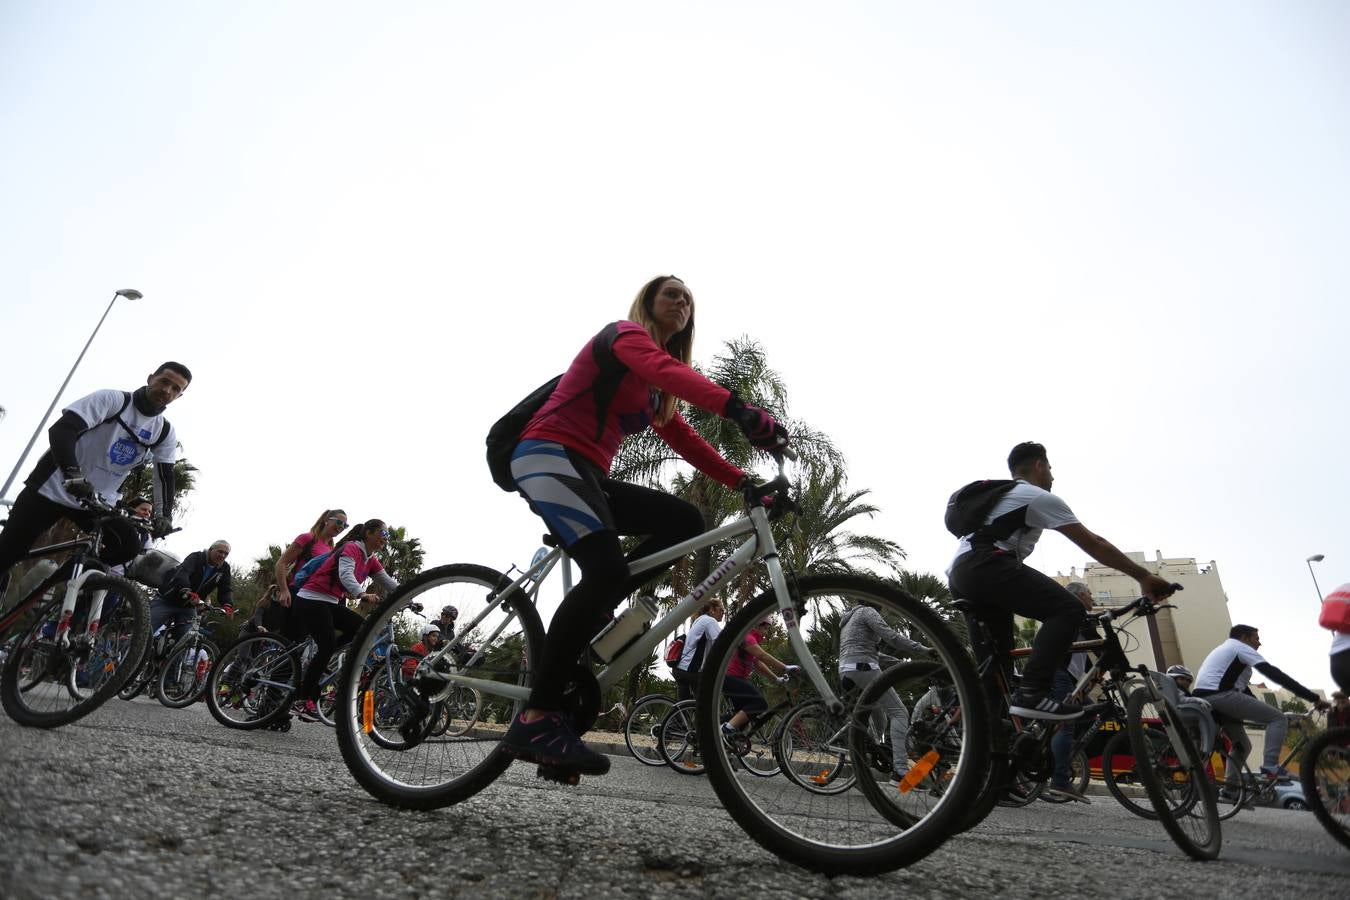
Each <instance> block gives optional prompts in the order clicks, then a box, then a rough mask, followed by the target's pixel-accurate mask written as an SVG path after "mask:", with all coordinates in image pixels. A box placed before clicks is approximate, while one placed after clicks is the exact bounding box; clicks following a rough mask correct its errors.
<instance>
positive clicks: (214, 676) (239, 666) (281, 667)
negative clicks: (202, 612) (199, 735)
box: [206, 634, 301, 731]
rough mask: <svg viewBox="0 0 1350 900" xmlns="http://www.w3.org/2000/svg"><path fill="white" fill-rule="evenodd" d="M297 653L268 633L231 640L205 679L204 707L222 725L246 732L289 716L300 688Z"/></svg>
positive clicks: (286, 643)
mask: <svg viewBox="0 0 1350 900" xmlns="http://www.w3.org/2000/svg"><path fill="white" fill-rule="evenodd" d="M300 676H301V668H300V661H299V655H298V654H297V653H293V652H291V644H290V643H289V642H287V641H285V640H282V639H281V638H278V637H274V636H273V635H270V634H259V635H254V636H253V637H246V638H244V639H242V640H240V641H236V642H235V643H234V644H232V645H231V646H230V647H229V649H227V650H226V651H225V652H224V653H223V654H221V656H220V660H219V661H218V662H217V664H216V665H215V666H213V667H212V668H211V674H210V675H209V676H208V677H207V679H206V708H207V710H209V711H210V713H211V716H212V718H214V719H215V720H216V721H217V722H219V723H220V724H222V725H224V726H225V727H226V728H239V729H243V730H245V731H249V730H252V729H255V728H263V727H266V726H268V725H271V724H272V723H273V722H275V721H277V720H278V719H281V718H282V717H284V716H287V715H289V710H290V706H291V702H292V700H293V699H294V697H295V692H296V690H297V689H298V688H299V687H300Z"/></svg>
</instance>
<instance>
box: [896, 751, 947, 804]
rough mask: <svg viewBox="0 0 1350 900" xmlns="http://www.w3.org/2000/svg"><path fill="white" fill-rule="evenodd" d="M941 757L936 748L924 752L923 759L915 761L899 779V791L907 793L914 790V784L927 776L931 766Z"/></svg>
mask: <svg viewBox="0 0 1350 900" xmlns="http://www.w3.org/2000/svg"><path fill="white" fill-rule="evenodd" d="M941 758H942V757H940V756H938V752H937V751H936V750H929V751H928V752H927V753H925V754H924V755H923V759H921V760H919V761H918V762H916V763H915V764H914V767H913V768H911V769H910V770H909V771H908V772H906V773H905V777H904V778H901V779H900V793H902V794H908V793H909V792H910V791H912V790H914V786H915V785H917V784H918V783H919V782H920V781H923V780H924V779H925V778H926V777H928V773H929V772H931V771H933V766H935V765H937V764H938V760H939V759H941Z"/></svg>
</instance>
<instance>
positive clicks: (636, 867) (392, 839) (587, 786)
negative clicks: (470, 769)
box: [0, 699, 1350, 900]
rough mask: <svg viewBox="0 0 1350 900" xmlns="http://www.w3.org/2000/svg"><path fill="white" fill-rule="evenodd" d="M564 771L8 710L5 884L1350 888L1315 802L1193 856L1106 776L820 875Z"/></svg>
mask: <svg viewBox="0 0 1350 900" xmlns="http://www.w3.org/2000/svg"><path fill="white" fill-rule="evenodd" d="M613 762H614V768H613V769H612V770H611V772H610V774H609V775H607V776H605V777H603V778H592V779H586V780H584V781H583V782H582V784H581V785H580V786H578V787H574V788H568V787H563V786H560V785H553V784H548V783H545V782H542V781H540V780H538V779H537V778H535V777H534V771H533V767H532V766H531V767H526V766H523V765H517V766H515V767H513V768H512V769H511V770H510V771H508V772H507V773H506V775H505V776H503V778H501V779H500V780H499V781H498V782H497V783H496V784H495V785H493V786H492V787H490V788H488V789H487V790H486V791H484V792H483V793H481V794H479V795H478V796H477V797H475V798H474V799H472V800H470V801H468V802H465V803H462V804H460V805H458V806H455V807H449V808H446V809H442V810H436V811H433V812H426V813H413V812H405V811H401V810H395V809H391V808H389V807H386V806H383V805H381V804H380V803H378V802H377V801H375V800H374V799H373V798H371V797H370V796H369V795H368V794H366V793H365V792H364V791H363V790H362V789H361V788H360V787H358V786H357V784H356V783H355V782H354V781H353V780H352V778H351V776H350V775H349V774H348V773H347V770H346V767H345V766H344V765H343V763H342V760H341V757H340V756H339V754H338V751H337V745H336V741H335V738H334V734H333V732H332V730H330V729H328V728H325V727H323V726H321V725H309V724H304V723H298V722H297V723H296V725H295V727H294V728H293V729H292V730H291V731H290V732H289V733H285V734H282V733H276V732H266V731H264V732H242V731H231V730H227V729H225V728H222V727H220V726H219V725H217V724H216V722H215V721H214V720H213V719H212V718H211V717H210V716H209V714H208V713H207V711H206V709H205V707H204V706H202V705H200V704H198V705H196V706H193V707H191V708H189V709H186V710H170V709H165V708H164V707H162V706H160V705H159V704H158V703H155V702H154V701H151V700H146V699H138V700H136V701H133V702H131V703H126V702H123V701H120V700H113V701H111V702H110V703H108V704H107V705H106V706H105V707H104V708H103V709H101V710H99V711H98V712H96V713H95V714H93V715H92V716H90V717H88V718H86V719H84V720H82V721H80V722H79V723H76V724H75V725H71V726H67V727H65V728H61V729H57V730H55V731H37V730H32V729H24V728H20V727H18V726H16V725H15V724H14V723H12V722H10V721H9V720H8V719H5V718H3V717H0V850H2V852H0V897H4V898H28V897H35V898H36V897H42V898H47V897H108V898H125V897H133V896H137V897H172V898H175V900H185V898H195V897H218V898H222V900H223V898H254V897H258V898H265V897H309V896H324V897H334V896H347V897H363V898H364V897H369V898H384V897H409V898H411V897H479V896H489V897H513V898H515V897H586V898H600V897H652V896H660V897H662V898H677V897H709V896H712V897H736V898H748V900H759V898H767V897H873V896H875V897H905V898H915V897H955V896H960V897H995V896H997V897H1001V898H1015V897H1045V896H1048V895H1053V894H1065V895H1074V894H1076V895H1079V896H1085V897H1095V896H1101V897H1112V898H1127V897H1193V898H1201V897H1220V896H1222V897H1229V898H1232V897H1270V898H1275V897H1290V896H1297V897H1299V898H1300V900H1306V898H1314V897H1336V898H1345V897H1347V896H1350V851H1347V850H1345V849H1343V848H1342V847H1341V846H1340V845H1339V844H1337V843H1336V842H1334V841H1333V840H1332V839H1331V838H1330V837H1329V836H1327V835H1326V834H1325V833H1324V832H1323V831H1322V830H1321V827H1320V826H1319V825H1318V823H1317V821H1316V820H1315V819H1314V818H1313V817H1312V815H1311V814H1309V813H1306V812H1290V811H1284V810H1277V809H1255V810H1245V811H1243V812H1242V813H1241V814H1239V815H1238V816H1237V818H1236V819H1234V820H1232V821H1230V822H1226V823H1224V826H1223V830H1224V847H1223V855H1222V857H1221V858H1220V860H1219V861H1217V862H1213V863H1197V862H1192V861H1190V860H1189V859H1187V858H1186V857H1185V856H1184V855H1183V854H1182V853H1181V851H1180V850H1178V849H1177V848H1176V847H1175V846H1174V845H1173V844H1172V843H1171V842H1170V841H1169V840H1168V838H1167V836H1166V834H1164V832H1163V831H1162V829H1161V827H1160V826H1159V825H1158V824H1157V823H1155V822H1149V821H1145V820H1143V819H1140V818H1138V817H1136V816H1133V815H1131V814H1130V813H1128V812H1127V811H1126V810H1124V809H1123V808H1122V807H1120V806H1119V805H1118V804H1117V803H1115V801H1113V800H1111V799H1110V798H1109V797H1106V796H1102V797H1094V798H1093V803H1092V804H1091V805H1090V806H1084V805H1080V804H1067V805H1056V806H1052V805H1050V804H1046V803H1035V804H1032V805H1031V806H1030V807H1027V808H1025V809H998V810H995V812H994V814H993V815H992V816H991V817H990V818H989V820H987V821H986V822H985V823H984V824H982V825H981V826H980V827H979V828H977V829H975V830H973V831H972V832H970V833H969V834H966V835H963V836H961V837H958V838H954V839H952V840H950V841H948V842H947V843H946V844H945V845H944V846H943V847H942V848H941V849H939V850H938V851H937V852H935V853H933V854H932V855H931V856H929V857H928V858H927V859H925V860H923V861H921V862H920V863H918V864H916V865H914V866H911V867H910V868H908V869H905V870H902V871H898V872H893V873H891V874H888V875H883V876H877V877H873V878H846V877H839V878H832V879H831V878H826V877H824V876H820V875H815V874H813V873H810V872H807V871H804V870H802V869H799V868H797V867H795V866H793V865H791V864H790V863H788V862H785V861H783V860H780V859H778V858H777V857H775V856H773V855H771V854H769V853H768V852H766V851H764V850H761V849H760V848H759V845H757V844H755V843H754V842H753V841H751V840H750V839H749V838H748V837H746V836H745V834H744V833H743V832H742V831H741V830H740V829H739V828H738V827H737V826H736V825H735V824H734V823H733V822H732V821H731V819H730V818H729V817H728V816H727V815H726V813H724V812H723V811H722V809H721V806H720V805H719V804H718V802H717V799H716V797H715V796H714V795H713V793H712V790H711V788H710V787H709V786H708V784H707V781H706V779H704V778H691V777H687V776H681V775H678V774H676V773H674V772H671V771H668V770H665V769H654V768H650V767H646V766H641V765H639V764H638V763H637V762H635V761H634V760H632V759H631V758H621V757H615V758H614V760H613Z"/></svg>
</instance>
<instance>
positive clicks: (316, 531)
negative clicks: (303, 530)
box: [309, 509, 347, 541]
mask: <svg viewBox="0 0 1350 900" xmlns="http://www.w3.org/2000/svg"><path fill="white" fill-rule="evenodd" d="M339 513H341V514H342V516H343V517H344V518H345V517H346V515H347V511H346V510H345V509H325V510H324V511H323V514H322V515H320V516H319V520H318V521H317V522H315V523H314V527H313V528H311V529H310V530H309V536H310V537H312V538H314V540H316V541H317V540H318V539H319V535H321V534H323V528H324V526H325V525H326V524H328V520H329V519H330V518H332V517H333V516H336V515H337V514H339Z"/></svg>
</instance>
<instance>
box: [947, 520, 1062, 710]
mask: <svg viewBox="0 0 1350 900" xmlns="http://www.w3.org/2000/svg"><path fill="white" fill-rule="evenodd" d="M951 589H952V593H953V594H955V595H956V596H957V597H959V598H962V599H965V600H969V601H970V602H971V603H972V604H973V605H974V606H975V607H976V609H977V611H978V614H979V617H980V620H981V621H983V622H984V623H985V625H986V626H987V627H988V628H989V632H990V634H991V636H992V637H993V639H994V643H995V645H996V647H997V649H998V652H999V653H1001V654H1002V653H1006V652H1007V651H1008V650H1011V649H1012V644H1013V615H1014V614H1016V615H1019V616H1025V617H1027V618H1029V619H1036V620H1037V621H1039V622H1040V623H1041V628H1040V630H1039V631H1037V632H1036V640H1035V642H1033V644H1032V646H1031V656H1030V657H1029V658H1028V659H1027V664H1026V668H1024V669H1023V670H1022V690H1024V691H1026V692H1028V693H1031V694H1043V693H1046V692H1048V691H1049V690H1050V685H1051V682H1052V680H1053V679H1054V675H1055V670H1056V669H1058V668H1061V667H1062V666H1063V665H1064V663H1065V661H1066V658H1067V656H1068V652H1069V645H1071V644H1072V643H1073V638H1074V635H1076V634H1077V633H1078V630H1079V628H1081V627H1082V624H1083V619H1084V617H1085V616H1086V615H1087V611H1086V610H1085V609H1083V604H1082V603H1081V602H1079V600H1078V598H1077V597H1075V596H1074V595H1073V594H1070V593H1069V592H1068V591H1067V590H1065V589H1064V588H1063V587H1061V586H1060V585H1059V583H1058V582H1057V581H1055V580H1054V579H1053V578H1051V577H1050V576H1048V575H1045V574H1042V573H1041V572H1038V571H1036V570H1035V569H1032V568H1030V567H1028V566H1024V565H1022V563H1020V562H1018V560H1017V557H1016V556H1015V555H1014V554H1011V553H1004V552H1003V551H1001V550H996V549H994V548H993V547H992V546H977V547H974V548H972V549H971V550H970V552H968V553H965V554H962V555H961V556H960V557H958V558H957V560H956V564H955V565H954V566H953V567H952V574H951Z"/></svg>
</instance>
